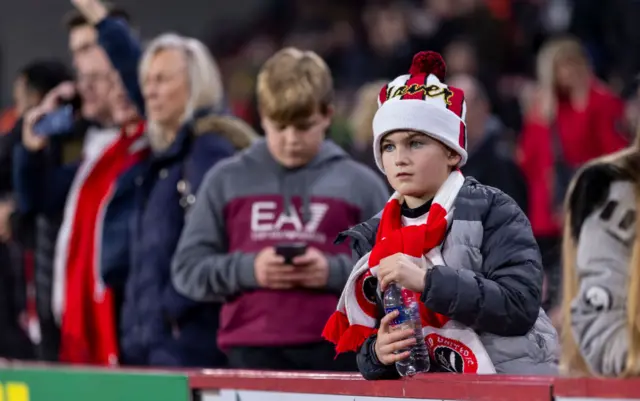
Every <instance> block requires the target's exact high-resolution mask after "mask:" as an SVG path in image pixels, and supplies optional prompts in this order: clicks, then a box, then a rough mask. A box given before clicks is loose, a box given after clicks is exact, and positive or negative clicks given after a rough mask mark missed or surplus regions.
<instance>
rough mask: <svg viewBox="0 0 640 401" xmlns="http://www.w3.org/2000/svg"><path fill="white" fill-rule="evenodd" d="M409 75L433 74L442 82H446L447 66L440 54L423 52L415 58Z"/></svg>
mask: <svg viewBox="0 0 640 401" xmlns="http://www.w3.org/2000/svg"><path fill="white" fill-rule="evenodd" d="M409 74H411V75H419V74H427V75H429V74H433V75H435V76H436V77H438V79H439V80H440V81H444V77H445V75H446V74H447V65H446V64H445V63H444V59H443V58H442V56H441V55H440V53H437V52H433V51H423V52H420V53H417V54H416V55H415V56H413V62H412V63H411V68H409Z"/></svg>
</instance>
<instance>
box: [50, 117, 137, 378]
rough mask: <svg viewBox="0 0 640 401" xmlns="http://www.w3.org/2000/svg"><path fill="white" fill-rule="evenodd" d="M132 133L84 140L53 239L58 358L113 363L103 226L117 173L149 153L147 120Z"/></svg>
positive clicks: (114, 345)
mask: <svg viewBox="0 0 640 401" xmlns="http://www.w3.org/2000/svg"><path fill="white" fill-rule="evenodd" d="M129 128H135V129H132V132H125V131H124V129H123V130H122V132H120V133H117V131H116V132H115V133H114V134H115V135H111V134H107V133H105V132H98V133H96V135H95V137H87V138H85V148H84V149H83V161H82V163H81V165H80V168H79V169H78V172H77V173H76V176H75V178H74V180H73V183H72V185H71V189H70V191H69V195H68V196H67V201H66V204H65V211H64V219H63V223H62V226H61V227H60V231H59V233H58V239H57V242H56V255H55V260H54V287H53V304H52V307H53V312H54V316H55V317H56V319H57V320H58V322H59V323H60V361H61V362H65V363H78V364H96V365H116V364H118V341H117V338H118V337H117V335H118V333H117V329H116V327H117V326H116V321H115V319H116V313H115V308H116V306H115V305H114V298H113V291H112V290H111V289H110V288H109V287H106V286H105V283H104V282H103V280H102V276H101V274H100V273H101V265H100V262H101V256H100V255H101V250H102V241H103V238H102V229H103V224H104V217H105V212H106V210H107V207H108V205H109V202H110V200H111V198H112V197H113V195H114V194H115V191H116V187H117V181H118V177H120V175H121V174H122V173H123V172H125V171H126V170H127V169H129V168H131V167H132V166H133V165H135V164H136V163H138V162H140V161H141V160H142V159H143V158H144V157H145V156H146V155H147V154H148V153H149V148H148V143H147V140H146V139H145V138H144V137H143V133H144V129H145V124H144V123H139V124H138V125H137V126H135V127H129Z"/></svg>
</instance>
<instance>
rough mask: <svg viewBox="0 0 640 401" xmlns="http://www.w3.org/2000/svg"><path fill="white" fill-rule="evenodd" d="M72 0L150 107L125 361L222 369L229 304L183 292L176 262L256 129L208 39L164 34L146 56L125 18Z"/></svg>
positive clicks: (125, 320) (140, 101) (124, 324)
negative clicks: (202, 191)
mask: <svg viewBox="0 0 640 401" xmlns="http://www.w3.org/2000/svg"><path fill="white" fill-rule="evenodd" d="M72 1H73V3H74V4H75V6H76V7H77V8H78V9H79V10H80V11H81V12H82V13H83V14H84V16H85V17H86V18H87V20H88V21H89V22H91V23H93V24H94V26H95V28H96V30H97V33H98V41H99V43H100V45H102V46H103V47H104V49H105V50H106V51H107V54H108V55H109V58H110V60H111V62H112V63H113V65H114V67H115V68H116V70H117V71H118V73H119V74H120V76H121V77H122V81H123V82H124V83H125V85H126V87H127V91H128V94H129V97H130V98H131V99H133V100H134V101H136V103H137V106H138V108H139V109H140V110H142V111H144V114H145V117H146V120H147V127H148V128H147V137H148V139H149V141H150V144H151V149H152V155H151V156H150V158H149V159H148V160H147V163H146V165H145V166H144V168H143V169H141V170H140V171H139V172H138V175H137V177H136V184H137V187H136V194H135V199H136V200H135V202H134V203H135V204H134V205H133V208H134V209H135V214H134V218H133V219H132V220H133V221H132V223H131V230H130V233H129V235H130V237H131V238H130V243H131V245H130V248H131V249H129V254H130V257H129V260H130V265H129V266H128V267H129V274H128V278H127V283H126V291H125V297H124V302H123V307H122V318H121V327H120V332H121V333H120V348H121V356H122V359H121V360H122V362H123V363H124V364H128V365H138V366H143V365H153V366H193V367H207V366H222V365H224V364H225V357H224V355H223V354H222V353H221V352H220V351H219V350H218V349H217V347H216V340H215V337H216V332H217V328H218V321H219V308H220V306H219V305H217V304H209V303H200V302H195V301H191V300H188V299H187V298H184V297H182V296H181V295H179V294H178V293H177V292H176V291H175V289H174V288H173V286H172V285H171V279H170V270H171V259H172V257H173V254H174V252H175V250H176V247H177V244H178V239H179V237H180V233H181V231H182V228H183V226H184V223H185V219H186V215H187V213H188V211H189V209H190V207H191V205H193V204H194V203H195V197H196V193H197V191H198V188H199V186H200V183H201V182H202V179H203V178H204V175H205V173H206V172H207V171H208V170H209V169H210V168H211V167H212V166H213V165H215V164H216V163H218V162H219V161H221V160H223V159H225V158H227V157H229V156H231V155H233V154H234V153H235V152H236V150H238V149H242V148H244V147H247V146H248V145H249V144H250V143H251V142H252V140H253V138H254V137H255V133H254V132H253V131H252V130H251V129H250V128H249V127H248V125H247V124H244V123H242V122H241V121H240V120H238V119H235V118H233V117H230V116H228V115H227V114H226V111H225V105H224V93H223V85H222V81H221V77H220V72H219V70H218V67H217V65H216V63H215V61H214V59H213V57H212V56H211V54H210V53H209V51H208V50H207V49H206V47H205V46H204V45H203V44H202V43H201V42H199V41H198V40H196V39H192V38H187V37H184V36H180V35H177V34H164V35H160V36H159V37H157V38H155V39H154V40H152V41H151V43H149V45H148V46H147V48H146V50H145V51H144V53H142V51H141V45H140V43H139V41H138V40H137V39H136V38H135V37H134V36H133V34H132V32H131V29H130V27H129V26H128V25H127V24H126V22H125V21H123V20H120V19H117V18H110V17H108V16H107V14H106V9H105V6H104V5H103V4H102V3H101V2H100V1H99V0H72ZM138 67H139V70H138Z"/></svg>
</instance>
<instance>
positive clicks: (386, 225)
mask: <svg viewBox="0 0 640 401" xmlns="http://www.w3.org/2000/svg"><path fill="white" fill-rule="evenodd" d="M463 184H464V176H463V175H462V173H461V172H460V171H458V170H456V171H453V172H452V173H451V174H450V175H449V177H448V178H447V180H446V181H445V183H444V184H443V185H442V187H441V188H440V190H439V191H438V192H437V194H436V196H435V197H434V199H433V202H432V204H431V207H430V209H429V212H428V214H427V216H426V222H425V223H422V224H415V223H413V224H412V223H408V224H405V225H404V226H403V220H402V214H401V207H402V203H403V198H402V196H401V195H399V194H398V193H397V192H396V193H395V194H394V195H393V196H392V197H391V199H390V200H389V202H387V205H386V206H385V208H384V210H383V212H382V218H381V219H380V224H379V226H378V232H377V234H376V243H375V245H374V247H373V249H372V251H371V252H370V253H368V254H367V255H365V256H364V257H363V258H361V259H360V260H359V261H358V263H357V264H356V266H355V267H354V269H353V271H352V272H351V276H350V277H349V279H348V281H347V284H346V286H345V289H344V291H343V292H342V295H341V297H340V301H339V303H338V309H337V311H336V312H334V314H333V315H332V316H331V318H330V319H329V321H328V322H327V325H326V326H325V329H324V331H323V333H322V335H323V337H324V338H325V339H327V340H328V341H330V342H332V343H334V344H335V345H336V351H337V352H338V353H342V352H348V351H357V350H358V349H359V348H360V347H361V346H362V344H363V343H364V342H365V340H366V339H367V338H368V337H369V336H371V335H372V334H375V333H376V332H377V330H376V329H375V327H376V323H377V322H378V321H379V319H380V318H381V316H379V315H378V309H377V307H376V303H375V299H372V295H371V294H366V293H365V288H366V287H367V286H368V285H367V280H368V279H371V278H373V277H376V275H377V271H378V267H379V264H380V261H381V260H382V259H384V258H386V257H388V256H391V255H394V254H396V253H399V252H401V253H404V254H405V255H407V256H409V257H410V258H411V259H412V260H413V261H415V262H416V264H417V265H418V266H420V267H422V268H424V269H430V268H432V267H433V266H436V265H444V264H445V263H444V260H443V259H442V254H441V250H440V249H441V246H442V243H443V241H444V239H445V235H446V232H447V228H448V226H449V224H450V222H451V220H452V216H453V204H454V202H455V199H456V196H457V195H458V192H459V191H460V189H461V188H462V185H463ZM422 221H424V219H422ZM376 281H377V280H376ZM369 287H370V286H369ZM403 295H404V296H410V295H413V296H415V297H416V299H418V300H419V299H420V296H421V295H422V294H421V293H416V294H412V293H411V291H410V290H407V289H403ZM418 304H419V305H420V318H421V320H422V326H423V334H424V336H425V340H426V344H427V347H428V348H429V354H430V356H431V360H432V363H433V364H437V365H438V367H439V368H440V370H444V371H451V372H457V373H480V374H482V373H485V374H487V373H495V368H494V366H493V363H492V362H491V359H490V358H489V356H488V354H487V352H486V350H485V349H484V346H483V345H482V343H481V341H480V339H479V337H478V335H477V334H476V333H475V331H474V330H472V329H471V328H469V327H466V326H464V325H462V324H460V323H459V322H456V321H453V320H451V319H449V318H448V317H446V316H443V315H441V314H439V313H436V312H433V311H431V310H429V309H427V307H426V306H425V305H424V304H423V303H422V302H420V301H418Z"/></svg>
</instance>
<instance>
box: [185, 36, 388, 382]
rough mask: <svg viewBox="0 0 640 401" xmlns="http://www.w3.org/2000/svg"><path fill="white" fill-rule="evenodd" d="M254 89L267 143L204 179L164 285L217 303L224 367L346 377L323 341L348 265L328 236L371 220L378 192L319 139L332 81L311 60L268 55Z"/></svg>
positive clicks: (369, 177)
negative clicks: (334, 372) (292, 251)
mask: <svg viewBox="0 0 640 401" xmlns="http://www.w3.org/2000/svg"><path fill="white" fill-rule="evenodd" d="M257 91H258V103H259V111H260V115H261V118H262V126H263V128H264V130H265V134H266V138H265V140H264V141H260V142H258V143H257V144H255V145H253V146H252V147H250V148H249V149H247V150H246V151H245V152H243V153H241V154H239V155H238V156H236V157H233V158H231V159H229V160H228V161H225V162H222V163H220V164H218V165H217V166H216V167H215V168H214V169H212V170H211V171H210V172H209V173H208V174H207V176H206V178H205V179H204V182H203V184H202V188H201V190H200V191H199V194H198V196H197V201H196V204H195V206H194V208H193V210H192V212H191V215H190V216H189V218H188V219H187V223H186V227H185V229H184V231H183V233H182V237H181V239H180V243H179V245H178V251H177V254H176V256H175V259H174V264H173V282H174V285H175V287H176V288H177V289H178V291H180V292H182V293H183V294H184V295H186V296H188V297H190V298H192V299H195V300H224V302H225V304H224V306H223V308H222V312H221V321H220V330H219V332H218V343H219V345H220V348H221V349H223V350H226V351H227V353H228V357H229V364H230V365H231V367H232V368H253V369H279V370H350V369H353V370H355V358H354V356H353V355H352V356H351V358H346V359H345V358H342V359H338V361H334V352H333V349H332V347H331V346H330V344H328V343H326V342H323V341H322V337H321V333H322V327H323V325H324V322H326V319H327V318H328V317H329V316H330V315H331V313H332V312H333V310H335V307H336V303H337V300H338V295H339V294H340V292H341V291H342V289H343V288H344V284H345V282H346V280H347V278H348V277H349V273H350V272H351V268H352V266H353V259H352V257H351V252H350V250H349V247H348V246H345V245H342V246H336V245H334V244H333V239H334V238H335V237H336V236H337V235H338V233H339V232H340V231H342V230H345V229H347V228H348V227H351V226H353V225H355V224H356V223H357V222H358V221H360V220H359V219H362V218H363V217H364V218H368V217H371V216H373V215H374V214H375V213H377V211H378V210H380V208H381V207H382V206H383V205H384V203H385V202H386V200H387V197H388V194H387V191H386V189H385V186H384V183H383V182H382V181H381V180H380V179H379V178H378V177H377V176H376V175H375V174H374V172H373V171H371V170H368V169H367V168H366V167H364V166H362V165H359V164H358V163H356V162H354V161H353V160H351V159H350V158H349V156H347V154H346V153H345V152H344V151H343V150H342V149H340V148H339V147H338V146H337V145H335V144H334V143H333V142H331V141H329V140H326V139H325V133H326V131H327V129H328V128H329V125H330V124H331V117H332V114H333V108H332V105H331V104H332V95H333V84H332V79H331V74H330V72H329V69H328V68H327V66H326V64H325V63H324V61H323V60H322V59H321V58H320V57H318V56H317V55H316V54H315V53H312V52H304V51H300V50H297V49H293V48H287V49H284V50H281V51H280V52H278V53H276V54H275V55H274V56H273V57H272V58H271V59H270V60H268V61H267V62H266V64H265V65H264V67H263V68H262V70H261V72H260V74H259V75H258V85H257ZM294 244H295V246H296V249H298V250H301V251H304V253H303V254H300V255H298V256H296V257H293V258H292V259H291V260H286V259H285V257H284V256H286V255H284V254H283V252H282V248H283V247H282V246H283V245H284V246H289V248H290V249H294V248H293V247H292V245H294ZM212 335H213V333H212ZM349 359H350V360H349Z"/></svg>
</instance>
